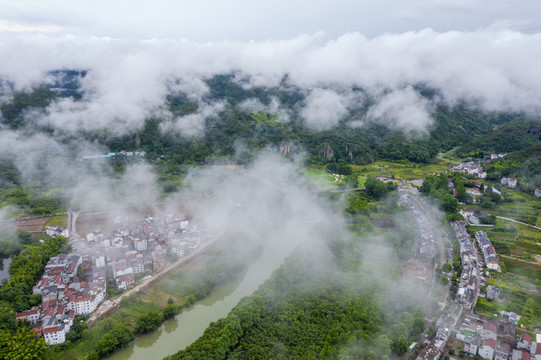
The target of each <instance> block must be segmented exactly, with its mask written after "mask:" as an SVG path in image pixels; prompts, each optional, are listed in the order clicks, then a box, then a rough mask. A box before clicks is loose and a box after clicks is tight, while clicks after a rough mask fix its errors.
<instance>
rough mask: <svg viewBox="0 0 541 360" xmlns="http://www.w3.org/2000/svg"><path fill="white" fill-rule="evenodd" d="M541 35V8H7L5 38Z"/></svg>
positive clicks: (342, 2) (428, 0)
mask: <svg viewBox="0 0 541 360" xmlns="http://www.w3.org/2000/svg"><path fill="white" fill-rule="evenodd" d="M491 26H496V27H502V26H504V27H506V28H511V29H513V30H518V31H521V32H526V33H531V32H539V30H540V29H541V1H539V0H410V1H405V0H362V1H361V0H316V1H314V0H310V1H308V0H273V1H258V0H227V1H224V0H197V1H185V0H184V1H183V0H156V1H141V0H78V1H74V0H48V1H41V0H16V1H14V0H0V32H27V31H38V32H49V33H56V34H59V35H65V34H73V35H77V36H83V37H87V36H99V37H103V36H109V37H114V38H130V39H151V38H158V39H175V40H176V39H188V40H191V41H195V42H217V41H222V40H233V41H249V40H256V41H261V40H267V39H272V40H278V39H289V38H293V37H296V36H298V35H300V34H314V33H317V32H323V33H324V34H326V36H328V37H329V38H336V37H338V36H340V35H342V34H344V33H347V32H359V33H361V34H363V35H365V36H367V37H374V36H377V35H381V34H383V33H389V32H391V33H402V32H405V31H411V30H414V31H416V30H421V29H425V28H431V29H434V30H436V31H438V32H444V31H450V30H458V31H474V30H477V29H479V28H486V27H491Z"/></svg>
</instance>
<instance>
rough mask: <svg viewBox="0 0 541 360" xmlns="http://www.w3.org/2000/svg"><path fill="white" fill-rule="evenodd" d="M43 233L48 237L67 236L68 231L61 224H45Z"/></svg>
mask: <svg viewBox="0 0 541 360" xmlns="http://www.w3.org/2000/svg"><path fill="white" fill-rule="evenodd" d="M45 233H46V234H47V235H49V236H50V237H57V236H64V237H69V236H70V235H69V231H68V229H66V228H65V227H63V226H54V225H53V226H47V227H46V228H45Z"/></svg>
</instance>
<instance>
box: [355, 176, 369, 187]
mask: <svg viewBox="0 0 541 360" xmlns="http://www.w3.org/2000/svg"><path fill="white" fill-rule="evenodd" d="M357 179H358V182H359V187H364V184H365V183H366V179H368V177H366V176H357Z"/></svg>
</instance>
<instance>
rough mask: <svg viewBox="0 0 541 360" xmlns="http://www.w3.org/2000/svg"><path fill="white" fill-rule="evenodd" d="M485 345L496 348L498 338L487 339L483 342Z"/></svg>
mask: <svg viewBox="0 0 541 360" xmlns="http://www.w3.org/2000/svg"><path fill="white" fill-rule="evenodd" d="M483 346H490V347H491V348H493V349H496V340H494V339H487V340H485V342H484V343H483Z"/></svg>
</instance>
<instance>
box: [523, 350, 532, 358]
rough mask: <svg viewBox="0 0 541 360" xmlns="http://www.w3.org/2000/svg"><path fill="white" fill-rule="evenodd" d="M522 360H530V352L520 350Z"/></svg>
mask: <svg viewBox="0 0 541 360" xmlns="http://www.w3.org/2000/svg"><path fill="white" fill-rule="evenodd" d="M522 360H530V353H528V352H526V351H523V352H522Z"/></svg>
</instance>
